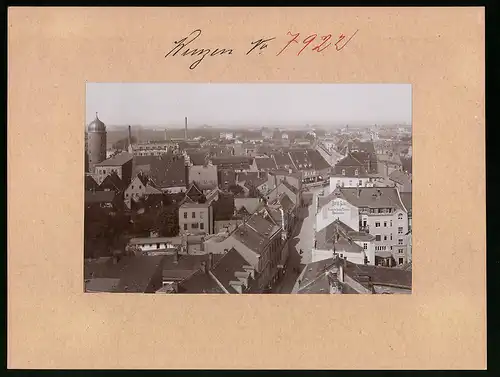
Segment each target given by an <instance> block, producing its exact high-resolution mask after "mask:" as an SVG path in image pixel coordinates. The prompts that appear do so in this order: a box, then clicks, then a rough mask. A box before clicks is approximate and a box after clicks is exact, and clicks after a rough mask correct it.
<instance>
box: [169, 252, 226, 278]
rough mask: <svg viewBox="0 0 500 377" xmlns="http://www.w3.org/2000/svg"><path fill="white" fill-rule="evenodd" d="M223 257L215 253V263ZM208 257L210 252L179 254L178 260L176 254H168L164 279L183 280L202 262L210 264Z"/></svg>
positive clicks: (198, 267) (197, 268)
mask: <svg viewBox="0 0 500 377" xmlns="http://www.w3.org/2000/svg"><path fill="white" fill-rule="evenodd" d="M221 257H222V256H221V255H220V254H213V263H214V265H215V263H216V262H217V261H219V259H220V258H221ZM208 259H209V256H208V254H202V255H192V254H179V255H178V260H177V262H176V261H175V256H174V255H166V256H165V259H164V261H163V279H164V280H183V279H185V278H187V277H189V276H191V275H192V274H194V273H195V272H196V271H197V270H199V269H200V267H201V263H202V262H205V263H207V265H208Z"/></svg>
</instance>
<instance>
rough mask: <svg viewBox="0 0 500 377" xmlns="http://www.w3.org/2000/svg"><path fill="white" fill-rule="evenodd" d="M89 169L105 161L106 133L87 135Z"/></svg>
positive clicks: (90, 133)
mask: <svg viewBox="0 0 500 377" xmlns="http://www.w3.org/2000/svg"><path fill="white" fill-rule="evenodd" d="M87 143H88V152H89V169H90V171H91V172H92V171H93V168H94V166H95V164H98V163H99V162H102V161H104V160H105V159H106V132H89V133H88V140H87Z"/></svg>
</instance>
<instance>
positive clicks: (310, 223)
mask: <svg viewBox="0 0 500 377" xmlns="http://www.w3.org/2000/svg"><path fill="white" fill-rule="evenodd" d="M322 190H323V187H315V188H313V189H311V191H307V192H305V193H304V194H303V195H304V199H305V201H306V203H307V204H308V206H307V207H304V208H301V209H300V211H301V213H300V217H301V220H300V221H299V224H298V226H297V228H298V229H297V231H298V234H297V235H296V236H295V237H294V238H293V239H292V240H290V242H291V247H290V256H289V259H288V263H287V265H288V267H287V271H286V274H285V276H284V277H283V279H282V280H281V281H280V282H278V284H276V286H275V287H274V288H273V291H272V293H291V292H292V290H293V288H294V286H295V284H296V281H297V278H298V277H299V275H300V272H302V269H303V268H304V266H305V265H306V264H308V263H310V262H311V259H312V248H313V246H314V245H313V243H314V227H315V206H314V203H315V200H314V199H315V196H316V195H317V194H318V193H319V192H321V191H322ZM300 249H302V251H303V254H302V255H300V253H299V252H300Z"/></svg>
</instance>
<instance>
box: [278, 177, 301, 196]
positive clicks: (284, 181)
mask: <svg viewBox="0 0 500 377" xmlns="http://www.w3.org/2000/svg"><path fill="white" fill-rule="evenodd" d="M281 184H282V185H283V186H285V187H286V188H287V189H289V190H290V191H291V192H293V193H294V194H295V195H297V194H298V193H299V190H298V189H297V187H295V186H294V185H292V184H291V183H290V182H288V181H287V180H286V179H284V180H283V181H281Z"/></svg>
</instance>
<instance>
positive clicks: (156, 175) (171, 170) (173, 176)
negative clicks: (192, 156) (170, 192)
mask: <svg viewBox="0 0 500 377" xmlns="http://www.w3.org/2000/svg"><path fill="white" fill-rule="evenodd" d="M150 176H151V178H152V180H153V182H154V184H155V186H156V187H158V188H169V187H180V186H183V187H185V186H186V167H185V164H184V159H183V158H175V157H174V158H159V159H155V160H154V161H153V162H152V164H151V172H150Z"/></svg>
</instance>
